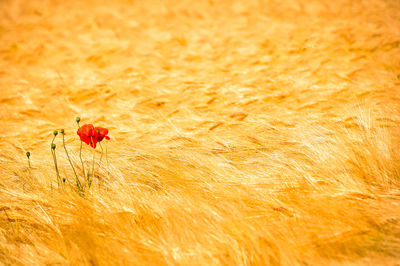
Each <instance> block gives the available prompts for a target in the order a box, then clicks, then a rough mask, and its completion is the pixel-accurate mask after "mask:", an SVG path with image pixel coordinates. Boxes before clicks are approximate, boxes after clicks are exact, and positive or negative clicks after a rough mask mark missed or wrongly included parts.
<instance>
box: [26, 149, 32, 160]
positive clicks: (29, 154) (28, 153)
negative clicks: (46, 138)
mask: <svg viewBox="0 0 400 266" xmlns="http://www.w3.org/2000/svg"><path fill="white" fill-rule="evenodd" d="M26 157H28V159H29V157H31V153H30V152H29V151H27V152H26Z"/></svg>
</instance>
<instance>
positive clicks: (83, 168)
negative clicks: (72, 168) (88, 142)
mask: <svg viewBox="0 0 400 266" xmlns="http://www.w3.org/2000/svg"><path fill="white" fill-rule="evenodd" d="M77 123H78V127H79V132H81V135H80V136H79V137H80V139H81V147H80V149H79V159H80V160H81V164H82V170H83V178H85V177H86V174H85V165H84V163H83V161H82V131H81V126H80V125H79V122H77Z"/></svg>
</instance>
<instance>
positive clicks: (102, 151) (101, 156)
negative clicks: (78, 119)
mask: <svg viewBox="0 0 400 266" xmlns="http://www.w3.org/2000/svg"><path fill="white" fill-rule="evenodd" d="M99 145H100V148H101V155H100V162H99V167H101V159H102V158H103V153H104V149H103V146H102V145H101V142H99ZM99 187H100V179H99Z"/></svg>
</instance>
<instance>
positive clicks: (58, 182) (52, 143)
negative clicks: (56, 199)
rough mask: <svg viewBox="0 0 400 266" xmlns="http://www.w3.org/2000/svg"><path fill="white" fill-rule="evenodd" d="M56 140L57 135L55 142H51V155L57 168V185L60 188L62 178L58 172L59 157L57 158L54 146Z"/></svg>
mask: <svg viewBox="0 0 400 266" xmlns="http://www.w3.org/2000/svg"><path fill="white" fill-rule="evenodd" d="M55 138H56V135H54V137H53V140H52V141H51V153H52V154H53V160H54V166H55V168H56V172H57V185H58V187H59V188H60V181H61V177H60V173H59V171H58V165H57V156H56V151H55V149H56V148H55V147H56V146H55V144H54V139H55Z"/></svg>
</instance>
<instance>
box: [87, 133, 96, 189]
mask: <svg viewBox="0 0 400 266" xmlns="http://www.w3.org/2000/svg"><path fill="white" fill-rule="evenodd" d="M90 140H91V141H92V143H93V145H94V142H93V137H92V136H90ZM95 155H96V149H95V148H93V167H92V168H93V170H92V178H91V179H90V178H89V176H88V186H89V188H90V186H91V184H92V181H93V178H94V160H95Z"/></svg>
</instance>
